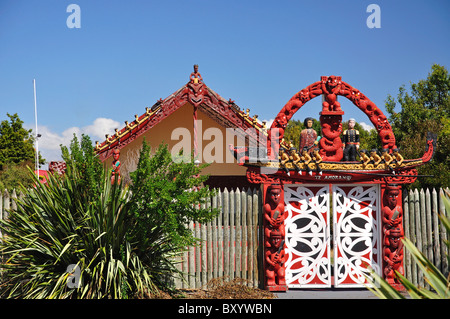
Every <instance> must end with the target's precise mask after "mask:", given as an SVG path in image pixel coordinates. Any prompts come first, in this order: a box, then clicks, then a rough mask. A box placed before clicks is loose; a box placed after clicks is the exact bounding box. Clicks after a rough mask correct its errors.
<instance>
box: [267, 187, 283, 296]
mask: <svg viewBox="0 0 450 319" xmlns="http://www.w3.org/2000/svg"><path fill="white" fill-rule="evenodd" d="M284 218H285V217H284V193H283V188H282V186H281V185H280V184H273V185H269V186H268V187H267V193H266V199H265V204H264V246H265V253H264V256H265V261H266V263H265V274H266V287H268V288H269V290H280V289H278V288H277V286H283V289H285V287H284V286H285V285H286V281H285V267H284V263H285V252H284V236H285V227H284Z"/></svg>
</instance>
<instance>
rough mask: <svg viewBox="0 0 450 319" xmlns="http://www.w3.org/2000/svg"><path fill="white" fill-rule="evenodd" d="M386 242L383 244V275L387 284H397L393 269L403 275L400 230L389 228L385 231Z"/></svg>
mask: <svg viewBox="0 0 450 319" xmlns="http://www.w3.org/2000/svg"><path fill="white" fill-rule="evenodd" d="M385 236H386V242H385V246H384V258H383V259H384V262H385V263H386V265H385V267H384V277H385V279H386V281H387V282H388V283H389V284H398V282H397V281H396V278H395V271H397V272H399V273H400V274H402V275H403V273H404V271H403V244H402V241H401V239H402V237H403V233H402V230H401V229H400V228H399V227H397V228H391V229H389V230H387V231H386V233H385Z"/></svg>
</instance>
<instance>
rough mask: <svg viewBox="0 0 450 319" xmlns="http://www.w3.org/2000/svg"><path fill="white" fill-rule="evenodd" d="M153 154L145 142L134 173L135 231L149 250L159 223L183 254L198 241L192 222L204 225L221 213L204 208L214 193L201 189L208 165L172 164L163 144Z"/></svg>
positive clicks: (178, 162) (133, 203) (132, 200)
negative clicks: (184, 250) (203, 205)
mask: <svg viewBox="0 0 450 319" xmlns="http://www.w3.org/2000/svg"><path fill="white" fill-rule="evenodd" d="M150 154H151V147H150V146H149V145H148V144H147V143H146V142H145V140H144V142H143V146H142V150H141V153H140V157H139V162H138V166H137V169H136V171H135V172H132V173H131V180H132V185H131V186H130V189H131V192H132V194H133V196H132V198H131V202H132V205H133V208H132V211H133V213H134V214H135V215H134V218H135V222H136V224H135V225H134V226H135V230H136V233H137V234H139V240H142V241H144V242H143V243H142V247H146V246H148V245H147V244H146V242H148V241H149V240H152V236H150V235H149V233H150V232H151V231H152V230H151V228H152V227H153V225H154V224H155V223H156V224H157V225H158V226H159V227H161V229H162V230H164V233H166V234H167V236H168V237H169V238H170V242H171V243H172V245H173V249H174V250H176V251H181V250H183V249H184V248H185V247H187V246H190V245H193V244H194V243H195V241H196V239H195V238H194V236H193V234H192V232H191V230H190V229H189V228H188V225H189V223H190V222H194V223H204V222H206V221H208V220H210V219H212V218H213V217H215V215H216V214H217V213H218V211H217V210H216V209H211V208H202V204H205V203H206V201H207V200H209V198H210V196H211V195H212V194H213V191H211V190H209V188H208V187H207V186H206V187H200V186H201V184H202V183H203V182H204V181H206V179H207V178H208V176H205V175H204V176H202V175H200V171H201V169H202V168H203V167H205V166H207V164H204V165H201V166H198V165H196V164H195V163H194V161H193V160H191V162H188V163H184V162H183V161H173V160H172V155H171V153H170V152H169V150H168V148H167V145H164V144H161V145H160V146H159V147H158V149H157V150H156V152H155V154H154V155H153V156H151V155H150ZM180 156H181V154H180Z"/></svg>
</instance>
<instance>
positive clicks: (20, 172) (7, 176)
mask: <svg viewBox="0 0 450 319" xmlns="http://www.w3.org/2000/svg"><path fill="white" fill-rule="evenodd" d="M31 165H32V164H31V163H30V162H29V161H26V162H22V163H20V164H16V163H9V164H5V165H3V170H2V171H0V193H1V192H2V191H3V190H4V189H7V190H8V191H9V192H12V190H13V189H15V188H18V187H19V185H23V186H24V187H27V188H28V187H32V186H33V183H34V180H33V178H32V177H31V176H30V174H29V172H28V169H27V166H31Z"/></svg>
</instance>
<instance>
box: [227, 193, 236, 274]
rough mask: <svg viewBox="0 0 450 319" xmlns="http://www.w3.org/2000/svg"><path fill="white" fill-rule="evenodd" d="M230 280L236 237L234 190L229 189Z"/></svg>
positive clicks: (233, 263)
mask: <svg viewBox="0 0 450 319" xmlns="http://www.w3.org/2000/svg"><path fill="white" fill-rule="evenodd" d="M229 196H230V219H229V221H230V260H229V263H230V269H229V270H230V272H229V274H228V275H229V276H230V281H231V280H233V279H234V266H235V257H236V249H235V246H234V245H235V239H236V229H235V211H234V190H233V189H231V191H230V194H229Z"/></svg>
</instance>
